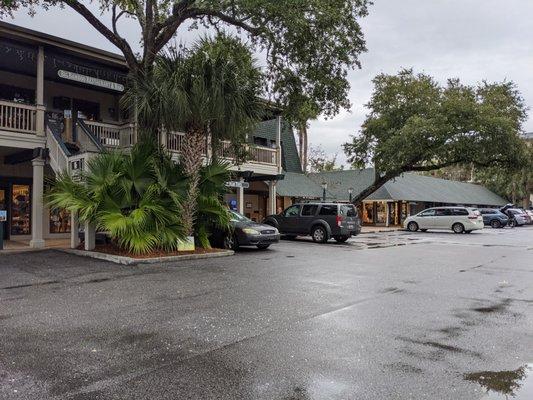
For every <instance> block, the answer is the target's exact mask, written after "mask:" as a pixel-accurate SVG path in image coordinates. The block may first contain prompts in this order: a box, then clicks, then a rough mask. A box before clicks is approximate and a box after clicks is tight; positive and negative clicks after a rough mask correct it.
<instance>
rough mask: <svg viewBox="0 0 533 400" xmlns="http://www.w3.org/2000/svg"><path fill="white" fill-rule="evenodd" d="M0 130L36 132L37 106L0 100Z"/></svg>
mask: <svg viewBox="0 0 533 400" xmlns="http://www.w3.org/2000/svg"><path fill="white" fill-rule="evenodd" d="M0 130H5V131H13V132H20V133H27V134H36V133H37V107H36V106H32V105H27V104H21V103H13V102H9V101H3V100H0Z"/></svg>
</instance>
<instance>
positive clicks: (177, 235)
mask: <svg viewBox="0 0 533 400" xmlns="http://www.w3.org/2000/svg"><path fill="white" fill-rule="evenodd" d="M176 169H177V167H176V166H175V165H174V164H173V163H172V162H171V161H170V159H169V158H168V157H166V156H164V154H163V153H162V152H161V151H158V149H157V148H156V147H155V146H154V145H151V144H149V143H143V144H139V145H136V146H134V147H133V148H132V150H131V152H130V153H129V154H124V153H120V152H116V151H114V152H106V153H102V154H98V155H97V156H95V157H94V158H92V159H91V160H89V162H88V163H87V169H86V170H85V171H84V172H82V173H81V174H80V175H78V176H75V177H74V176H72V175H70V174H68V173H64V174H59V175H58V176H57V177H56V178H55V180H54V181H53V182H52V185H51V189H50V191H49V192H48V193H47V200H48V204H49V205H50V206H51V207H52V208H55V207H57V208H65V209H67V210H69V211H70V212H73V213H76V214H77V215H78V217H79V219H80V221H81V222H93V223H95V224H96V226H97V228H98V229H100V230H103V231H106V232H109V233H110V235H111V237H112V239H113V240H114V241H115V242H116V243H117V244H118V245H119V246H120V247H121V248H123V249H125V250H127V251H130V252H132V253H135V254H140V253H147V252H150V251H153V250H167V251H169V250H176V249H177V246H178V242H179V240H183V238H184V237H185V233H186V232H185V231H184V229H183V224H182V223H181V220H180V211H181V209H182V206H181V204H182V197H181V196H180V192H182V189H181V188H183V186H184V183H183V179H182V178H181V177H180V176H179V174H177V173H176V172H177V171H176Z"/></svg>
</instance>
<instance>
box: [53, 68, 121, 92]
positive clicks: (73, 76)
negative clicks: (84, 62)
mask: <svg viewBox="0 0 533 400" xmlns="http://www.w3.org/2000/svg"><path fill="white" fill-rule="evenodd" d="M57 75H58V76H59V77H60V78H63V79H68V80H69V81H75V82H80V83H84V84H86V85H92V86H98V87H101V88H105V89H110V90H115V91H117V92H123V91H124V85H122V84H120V83H116V82H111V81H106V80H104V79H100V78H95V77H92V76H88V75H82V74H78V73H76V72H71V71H65V70H64V69H60V70H59V71H57Z"/></svg>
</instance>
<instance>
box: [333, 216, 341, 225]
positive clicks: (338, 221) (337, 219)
mask: <svg viewBox="0 0 533 400" xmlns="http://www.w3.org/2000/svg"><path fill="white" fill-rule="evenodd" d="M335 220H336V222H337V226H338V227H340V226H341V225H342V216H340V215H337V217H336V218H335Z"/></svg>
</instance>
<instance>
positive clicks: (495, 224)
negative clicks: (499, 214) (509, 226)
mask: <svg viewBox="0 0 533 400" xmlns="http://www.w3.org/2000/svg"><path fill="white" fill-rule="evenodd" d="M490 226H491V227H493V228H494V229H498V228H501V227H502V223H501V222H500V221H499V220H497V219H494V220H492V221H490Z"/></svg>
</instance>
